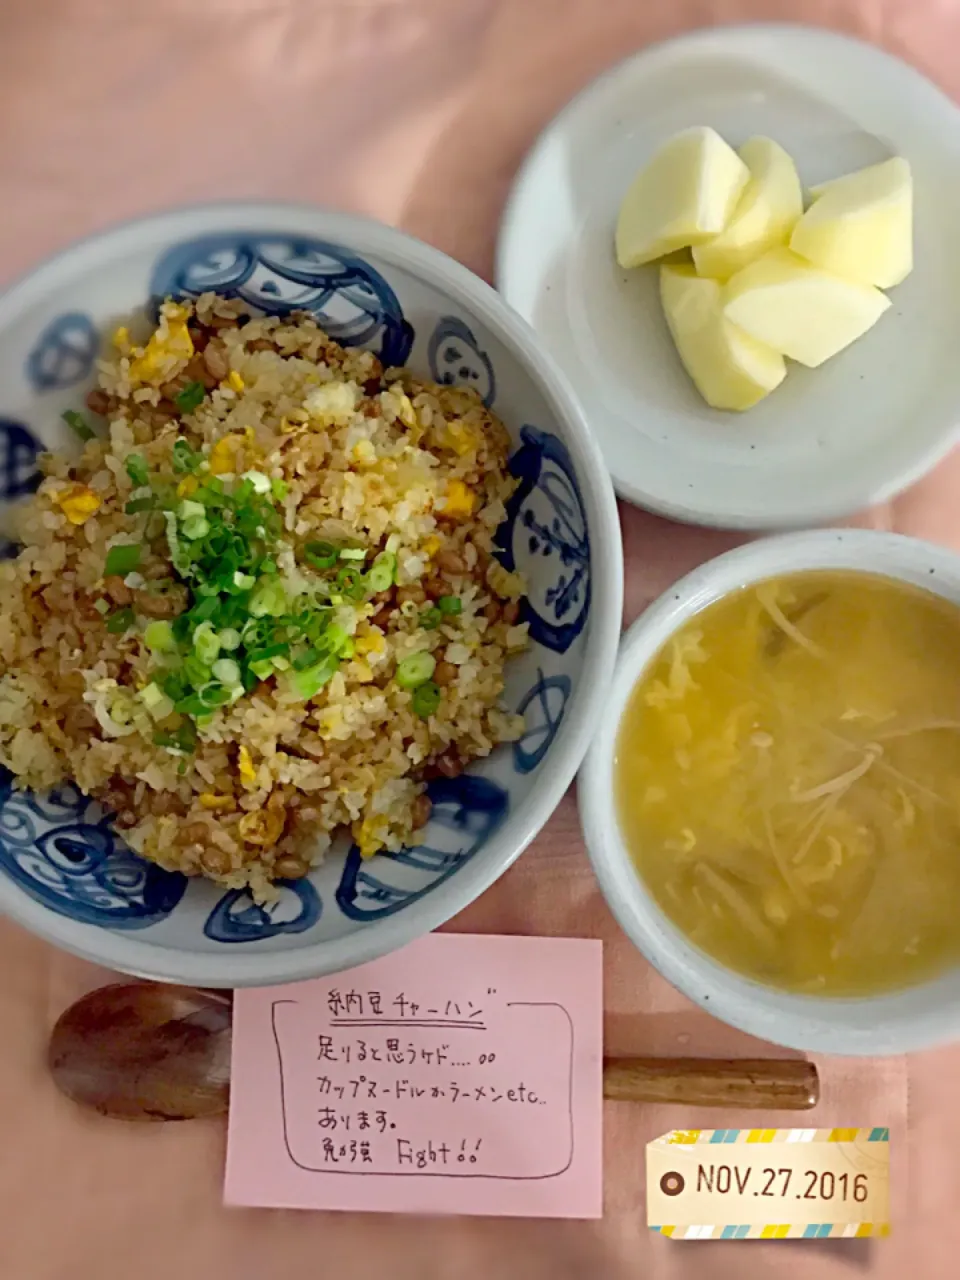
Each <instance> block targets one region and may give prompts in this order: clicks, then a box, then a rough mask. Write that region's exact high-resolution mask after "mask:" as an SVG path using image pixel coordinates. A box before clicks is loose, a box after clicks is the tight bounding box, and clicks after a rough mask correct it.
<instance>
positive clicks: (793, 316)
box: [723, 249, 890, 369]
mask: <svg viewBox="0 0 960 1280" xmlns="http://www.w3.org/2000/svg"><path fill="white" fill-rule="evenodd" d="M889 306H890V299H889V298H887V297H886V296H885V295H884V294H882V293H881V292H880V290H879V289H874V288H873V287H872V286H870V285H863V284H857V283H856V282H855V281H853V280H845V279H843V278H842V277H841V276H835V275H832V274H831V273H829V272H827V271H821V270H820V269H819V268H818V267H814V266H811V264H810V263H809V262H805V261H804V260H803V258H800V257H798V256H797V254H795V253H793V252H791V250H790V249H771V250H770V252H769V253H765V254H764V255H763V257H762V258H758V259H757V260H756V262H752V263H751V264H750V266H749V267H744V269H743V270H742V271H738V272H737V274H736V275H735V276H734V277H733V279H732V280H730V281H729V283H728V284H727V285H726V286H725V289H724V300H723V313H724V315H725V316H726V318H727V319H728V320H732V321H733V323H734V324H737V325H739V326H740V327H741V328H742V329H745V330H746V332H747V333H749V334H750V335H751V337H753V338H756V339H757V341H758V342H764V343H766V344H767V346H770V347H772V348H773V349H774V351H779V352H780V354H781V355H784V356H789V357H790V359H791V360H796V361H798V362H799V363H800V364H805V365H807V366H808V367H809V368H811V369H815V368H816V367H817V366H818V365H821V364H823V362H824V361H825V360H829V359H830V357H831V356H835V355H836V354H837V352H838V351H842V350H843V349H844V347H848V346H849V345H850V343H851V342H856V340H857V339H858V338H860V337H862V336H863V334H865V333H866V332H867V330H868V329H869V328H871V327H872V326H873V325H875V324H876V323H877V321H878V320H879V319H880V317H881V316H882V315H883V313H884V312H885V311H886V309H887V308H888V307H889Z"/></svg>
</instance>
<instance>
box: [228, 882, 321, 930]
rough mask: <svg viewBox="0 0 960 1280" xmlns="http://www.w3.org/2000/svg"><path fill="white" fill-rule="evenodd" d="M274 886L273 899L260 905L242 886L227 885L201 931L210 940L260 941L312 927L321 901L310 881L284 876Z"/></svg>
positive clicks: (316, 919)
mask: <svg viewBox="0 0 960 1280" xmlns="http://www.w3.org/2000/svg"><path fill="white" fill-rule="evenodd" d="M277 890H278V892H277V897H276V898H275V900H274V901H272V902H270V903H265V904H264V905H261V904H260V903H257V902H254V900H253V898H252V897H251V896H250V894H249V893H248V892H247V890H246V889H231V890H230V892H229V893H225V894H224V895H223V897H222V898H221V899H220V901H219V902H218V903H217V905H216V906H215V907H214V909H213V910H212V911H211V912H210V915H209V916H208V917H207V922H206V924H205V925H204V926H203V932H204V933H205V934H206V936H207V937H208V938H211V939H212V940H213V941H214V942H262V941H263V939H264V938H276V937H279V936H280V934H283V933H304V932H306V930H307V929H312V928H313V926H314V925H315V924H316V923H317V921H318V920H319V919H320V914H321V911H322V909H323V904H322V902H321V900H320V895H319V894H318V893H317V891H316V889H315V888H314V887H313V885H312V884H311V883H310V881H309V880H285V881H283V882H282V883H280V884H279V885H278V886H277Z"/></svg>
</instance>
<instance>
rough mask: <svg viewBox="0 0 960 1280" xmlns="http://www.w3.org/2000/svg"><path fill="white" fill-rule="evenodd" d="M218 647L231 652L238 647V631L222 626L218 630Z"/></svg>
mask: <svg viewBox="0 0 960 1280" xmlns="http://www.w3.org/2000/svg"><path fill="white" fill-rule="evenodd" d="M220 648H221V649H226V651H227V652H228V653H232V652H233V650H234V649H239V648H240V632H239V631H235V630H234V628H233V627H224V629H223V630H222V631H221V632H220Z"/></svg>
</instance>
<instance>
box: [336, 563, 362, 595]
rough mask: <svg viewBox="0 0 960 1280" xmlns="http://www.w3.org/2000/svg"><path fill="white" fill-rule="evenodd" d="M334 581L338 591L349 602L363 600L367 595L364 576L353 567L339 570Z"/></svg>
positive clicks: (346, 566)
mask: <svg viewBox="0 0 960 1280" xmlns="http://www.w3.org/2000/svg"><path fill="white" fill-rule="evenodd" d="M334 581H335V584H336V588H337V590H338V591H339V592H341V593H342V594H343V595H344V596H346V598H347V599H348V600H362V599H363V597H364V596H365V595H366V594H367V589H366V583H365V581H364V575H363V574H362V573H361V572H360V570H359V569H357V568H354V567H353V565H344V567H343V568H342V569H339V570H338V571H337V576H336V578H335V580H334Z"/></svg>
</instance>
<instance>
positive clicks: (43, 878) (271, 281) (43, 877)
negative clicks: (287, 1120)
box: [0, 207, 592, 981]
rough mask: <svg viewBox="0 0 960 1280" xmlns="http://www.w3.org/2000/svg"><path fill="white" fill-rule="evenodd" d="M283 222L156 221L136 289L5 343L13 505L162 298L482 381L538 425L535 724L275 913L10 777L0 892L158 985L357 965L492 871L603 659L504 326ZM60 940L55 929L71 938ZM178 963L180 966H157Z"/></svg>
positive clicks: (516, 466) (91, 287) (0, 392)
mask: <svg viewBox="0 0 960 1280" xmlns="http://www.w3.org/2000/svg"><path fill="white" fill-rule="evenodd" d="M277 208H278V209H279V207H277ZM284 217H285V215H284V214H283V212H282V210H281V211H278V212H277V215H276V219H274V218H273V217H272V216H271V217H270V218H265V219H264V221H263V222H262V223H261V224H259V229H258V224H257V223H256V222H254V221H252V220H250V221H249V222H248V221H247V219H246V218H245V216H244V215H242V214H238V215H236V216H235V217H231V215H230V213H229V211H225V212H224V213H223V215H222V220H221V219H220V216H219V214H218V215H217V216H216V217H215V215H214V213H213V211H208V212H207V213H205V215H204V217H203V218H201V219H199V220H198V221H197V222H196V223H195V224H194V225H192V226H190V225H188V224H186V223H184V222H183V221H178V215H171V216H170V221H169V223H168V222H166V221H164V219H163V218H161V219H156V220H154V222H153V223H152V224H150V225H152V226H153V227H155V228H156V227H158V226H161V227H162V228H164V229H166V228H167V227H169V228H170V234H166V235H164V234H160V233H158V232H157V231H156V230H154V231H153V232H151V233H150V234H147V233H145V234H144V237H143V241H142V245H141V247H140V248H139V249H138V251H137V252H138V253H139V254H140V256H139V258H138V259H137V269H136V271H135V272H132V273H131V274H130V278H129V280H127V278H126V277H123V279H121V280H119V282H114V281H113V280H112V277H111V276H110V273H109V272H108V273H106V275H104V273H103V272H102V271H100V272H97V273H95V272H92V271H91V273H90V274H89V276H88V277H86V278H85V277H83V276H82V273H81V274H80V276H78V277H77V278H76V279H75V280H74V278H73V277H70V280H72V281H73V283H70V281H69V280H68V281H67V283H66V284H64V286H63V288H51V290H50V292H49V296H48V297H47V298H46V299H45V301H44V303H43V305H36V306H33V308H32V310H31V311H30V313H29V315H25V316H23V317H21V319H20V320H19V321H18V327H19V328H20V329H22V330H24V331H26V332H27V333H31V334H35V335H36V337H35V338H34V340H33V344H32V346H31V348H30V354H29V357H28V359H27V360H26V362H24V361H23V359H22V357H19V358H18V360H19V367H16V366H15V365H13V364H6V365H5V364H4V357H3V351H4V346H3V343H2V341H0V374H3V375H4V377H3V378H0V501H2V502H6V503H9V502H11V501H14V500H16V499H17V498H19V497H21V496H22V495H24V494H27V493H29V492H30V491H31V490H32V489H33V488H35V486H36V484H37V481H38V472H37V466H36V459H37V454H38V452H39V451H40V450H42V449H43V448H55V449H60V448H65V447H66V448H70V447H73V448H76V442H75V441H74V440H72V438H71V435H70V433H69V432H68V431H67V430H66V428H65V427H63V426H62V424H60V423H59V414H60V412H61V411H62V409H64V408H66V407H68V405H71V404H73V403H76V404H77V407H82V404H80V402H79V399H80V396H81V395H82V392H83V390H84V386H83V383H84V380H87V385H89V377H90V375H91V373H92V368H93V364H94V361H95V358H96V351H97V344H98V338H97V335H98V332H100V331H108V330H109V329H110V328H111V327H112V326H114V325H116V324H117V323H118V320H119V318H120V317H122V316H124V315H128V314H131V313H132V312H134V311H135V310H136V309H138V308H148V309H149V307H150V306H151V305H155V304H156V302H157V300H158V299H160V298H162V297H165V296H174V297H180V298H192V297H196V296H198V295H199V294H200V293H202V292H204V291H206V290H216V291H218V292H221V293H226V294H228V295H232V296H235V297H238V298H241V299H243V300H244V301H245V302H246V303H247V304H248V305H249V306H250V307H251V308H253V309H254V310H256V311H259V312H261V313H267V314H272V315H282V314H285V313H286V312H288V311H290V310H291V309H300V310H306V311H309V312H311V313H312V314H313V315H314V316H315V317H316V319H317V322H318V324H320V325H321V327H323V328H324V329H326V330H327V331H328V332H329V333H330V334H331V335H332V336H333V337H334V338H336V339H337V340H338V341H340V342H342V343H344V344H346V345H356V346H359V345H362V346H364V347H367V348H369V349H371V350H373V351H375V352H376V353H377V354H378V355H379V356H380V358H381V359H382V360H383V362H384V363H385V364H386V365H400V364H405V363H409V364H410V365H411V367H412V368H413V369H414V371H416V372H419V373H420V374H422V375H424V376H430V377H432V378H433V379H434V380H435V381H437V382H439V383H441V384H444V385H455V384H456V385H464V386H469V387H473V388H474V389H475V390H476V391H477V393H478V394H479V395H480V396H481V398H482V399H483V400H484V402H485V403H486V404H487V405H492V404H494V403H495V405H496V411H497V412H498V413H499V415H500V416H501V417H502V418H503V419H504V421H505V422H506V423H507V425H508V427H511V428H512V429H516V428H519V427H520V424H522V423H525V424H527V425H524V426H522V429H520V430H518V431H517V435H516V450H515V452H514V454H513V456H512V458H511V463H510V466H511V470H512V472H513V474H514V475H515V476H516V478H517V480H518V482H519V483H518V488H517V490H516V493H515V494H514V495H513V497H512V498H511V500H510V502H509V503H508V505H507V512H506V518H505V520H504V522H503V524H502V525H501V527H500V529H499V530H498V533H497V546H498V548H499V551H498V555H499V557H500V559H501V561H502V563H503V564H504V565H505V566H506V567H507V568H508V569H516V570H518V571H519V572H521V573H522V574H524V575H525V577H526V579H527V582H528V588H529V594H528V602H527V604H525V606H524V608H525V612H524V615H523V620H525V621H527V622H528V623H529V624H530V635H531V641H532V644H531V648H530V650H529V651H528V652H527V653H525V654H523V655H522V656H520V657H518V658H516V659H514V660H512V661H511V663H509V664H508V667H507V672H506V688H505V691H504V698H503V700H504V703H505V705H506V706H507V708H508V709H509V710H511V711H514V712H517V713H519V714H520V715H521V716H522V717H523V718H524V721H525V729H524V732H523V733H522V734H521V735H520V737H519V739H518V741H516V742H515V743H513V744H510V745H506V746H504V747H502V748H500V749H499V750H497V751H495V752H494V753H493V754H492V755H491V756H490V757H489V758H487V759H485V760H481V761H477V762H475V763H474V764H473V765H472V766H471V768H470V770H469V773H467V774H465V775H463V776H462V777H459V778H455V779H446V778H441V779H438V780H436V781H434V782H431V783H430V785H429V794H430V798H431V800H432V802H433V810H432V815H431V818H430V821H429V823H428V825H427V827H426V828H425V829H424V831H423V832H422V835H421V840H420V843H419V844H418V845H417V847H415V848H410V849H405V850H402V851H401V852H398V853H387V854H380V855H378V856H376V857H374V858H372V859H367V860H365V859H362V858H361V857H360V854H359V852H358V850H357V849H356V847H353V848H350V849H346V848H344V851H343V852H341V853H336V852H334V853H331V855H329V856H328V858H327V859H326V861H325V862H324V863H323V864H322V865H321V866H320V867H319V868H317V869H316V870H315V871H314V872H313V873H312V874H311V875H310V876H309V877H308V878H306V879H304V880H298V881H287V882H284V883H282V884H281V885H280V886H279V893H278V896H277V898H276V900H275V901H273V902H271V903H268V904H263V905H261V904H257V903H255V902H254V901H253V900H252V899H251V897H250V895H249V893H248V892H246V891H242V890H229V891H226V890H224V889H223V887H222V886H217V885H214V884H211V883H209V882H207V881H204V880H202V879H200V878H194V879H190V880H187V879H186V878H185V877H183V876H181V875H178V874H174V873H170V872H166V871H164V870H162V869H161V868H159V867H157V866H154V865H153V864H148V863H146V862H144V861H143V860H141V859H140V858H138V857H137V856H136V855H135V854H133V853H132V852H131V851H130V850H129V849H128V848H127V847H126V845H125V844H124V842H123V840H122V838H121V837H120V836H119V835H118V834H117V833H116V832H115V831H114V829H113V827H112V825H111V821H110V817H109V815H107V814H105V813H104V812H103V811H102V810H101V809H100V808H99V806H97V805H96V804H95V803H94V802H92V801H90V800H89V799H88V798H87V797H85V796H83V795H82V794H80V792H79V791H78V790H77V788H76V787H74V786H72V785H68V786H63V787H60V788H58V789H57V790H56V791H54V792H52V793H50V794H48V795H45V796H35V795H31V794H29V793H26V792H19V791H16V790H14V789H13V787H12V786H11V781H10V778H9V776H5V777H0V893H3V894H5V895H6V896H5V899H4V900H5V901H6V902H7V904H8V905H9V906H10V908H11V910H12V913H13V914H14V915H15V916H18V917H19V918H26V919H25V922H27V923H28V924H29V923H31V920H32V921H33V922H34V923H36V918H35V917H31V915H30V911H28V910H27V909H26V907H23V906H20V905H18V902H19V900H18V899H17V897H16V892H20V893H22V894H23V895H25V898H26V900H28V901H29V902H30V903H32V904H34V906H35V905H36V904H40V905H41V906H42V907H43V908H46V909H48V910H49V911H50V912H52V913H54V915H55V916H57V917H62V916H66V917H69V918H70V920H71V922H73V924H74V925H79V926H82V927H84V928H90V929H91V930H92V931H93V933H92V935H91V940H90V941H89V942H88V943H85V944H84V945H83V947H82V948H81V949H83V950H85V951H86V952H87V953H88V954H93V955H97V954H101V953H106V952H107V949H106V948H102V947H101V946H100V944H99V943H98V942H97V941H96V936H94V935H99V934H100V933H101V932H102V931H104V930H106V931H109V932H110V933H111V934H113V935H115V937H116V938H117V939H118V940H119V939H121V938H133V937H134V936H135V937H136V938H137V939H142V940H143V941H144V942H148V943H149V944H151V945H150V948H149V949H150V951H151V954H152V956H153V959H151V960H150V961H149V962H148V961H147V960H138V961H137V962H136V963H135V964H134V963H133V962H131V967H133V968H140V969H141V970H143V969H144V968H149V967H151V966H152V969H151V971H156V972H158V973H159V975H160V976H163V975H164V974H167V975H170V974H173V973H175V972H177V971H178V970H177V964H178V963H179V959H178V958H179V957H181V956H183V955H187V956H189V957H190V966H189V973H190V975H191V976H193V977H196V975H197V974H198V973H203V972H204V970H203V963H204V957H217V956H219V955H224V956H226V957H228V958H229V967H227V968H221V969H220V970H218V971H217V972H218V976H216V977H213V978H211V979H210V980H211V981H233V975H234V972H235V969H234V965H240V966H241V967H242V966H243V964H245V963H246V962H245V961H244V960H243V957H244V956H247V955H249V956H251V957H254V956H255V957H265V956H266V957H272V956H276V955H281V956H282V955H285V954H286V953H288V952H294V951H298V950H299V949H302V948H303V947H305V946H315V945H316V944H323V945H325V946H326V945H328V946H329V948H331V949H333V950H334V951H336V953H337V955H340V954H341V953H342V954H343V955H348V954H349V952H350V947H351V946H352V945H353V940H359V939H360V937H361V935H366V933H367V931H368V930H377V928H378V926H379V925H381V924H382V925H383V927H384V928H386V927H387V922H388V921H395V920H396V918H397V917H398V916H401V915H402V913H403V912H405V911H408V910H410V911H411V912H412V916H411V918H413V917H415V916H416V915H417V904H421V903H425V902H426V901H428V900H429V897H430V895H431V894H432V893H433V892H434V891H435V890H437V889H438V888H439V887H440V886H442V885H449V884H450V882H451V881H452V880H453V879H454V877H456V876H457V875H458V874H460V873H462V872H464V871H465V869H468V868H471V867H474V866H476V865H477V864H478V862H479V861H480V860H481V859H482V858H483V856H484V851H485V848H486V846H487V845H488V844H489V843H490V842H491V840H494V839H495V837H496V834H497V832H498V831H499V829H500V828H501V827H503V826H504V824H507V823H509V821H510V819H511V816H512V815H513V814H514V812H515V811H516V810H517V809H518V808H519V807H520V805H521V803H522V802H523V801H524V799H525V798H526V797H528V796H529V795H530V793H531V791H532V790H533V789H534V788H536V787H538V786H540V785H541V783H540V777H541V771H542V770H544V769H545V767H546V765H547V762H548V761H549V759H550V755H551V748H552V747H553V746H554V743H555V742H556V741H557V738H558V736H559V735H560V734H561V732H562V730H563V727H564V724H565V720H566V714H567V711H568V708H569V706H570V704H571V701H572V699H573V697H574V695H575V693H576V690H577V686H578V683H579V682H580V681H581V677H582V670H583V664H584V655H585V653H586V651H587V645H586V640H587V636H588V633H589V628H588V627H587V623H588V618H589V615H590V608H591V593H592V581H591V554H592V553H591V543H590V530H589V528H588V522H587V516H586V511H585V506H584V502H583V499H582V495H581V488H580V482H579V479H578V475H577V467H576V465H575V463H574V461H573V458H572V456H571V453H570V450H569V449H568V447H567V445H566V443H565V442H564V439H563V438H562V430H563V429H562V428H557V422H556V418H555V414H554V411H553V410H552V409H551V406H550V402H548V400H547V398H546V396H545V394H544V392H543V391H542V390H541V389H540V388H539V385H538V384H537V383H536V382H535V381H534V379H533V378H532V376H531V374H530V373H529V372H528V371H527V369H526V368H525V366H524V364H523V362H522V361H521V360H520V359H519V358H518V357H517V356H516V355H514V354H512V353H511V351H510V349H509V346H508V345H505V342H504V338H503V336H502V334H500V333H498V332H497V331H488V329H487V328H486V323H487V321H486V320H485V318H484V314H483V311H482V309H481V310H480V311H477V312H475V311H474V310H473V309H472V307H471V306H470V305H467V303H466V301H465V299H464V297H461V296H459V294H458V291H457V289H455V288H448V287H447V286H446V283H445V281H442V280H441V278H440V277H436V278H435V277H432V276H431V275H430V273H429V271H427V270H426V269H425V268H424V269H423V271H422V274H421V269H420V268H419V267H417V268H416V269H414V267H413V266H411V267H410V268H409V269H408V268H407V267H406V266H405V265H402V262H403V261H404V260H403V258H402V256H401V257H400V258H398V257H397V256H395V255H391V254H390V253H387V252H384V253H383V254H381V253H379V252H377V251H375V250H373V251H371V250H365V251H364V252H359V251H357V250H356V249H355V248H352V247H350V237H346V240H347V243H344V242H343V239H342V237H343V226H342V222H341V223H339V224H338V221H337V218H336V217H335V216H334V217H331V218H329V219H328V218H327V216H326V215H322V214H319V213H318V214H315V215H314V214H311V215H310V220H309V222H308V221H307V216H306V215H305V214H300V215H298V216H297V217H293V216H292V215H291V216H289V217H288V220H289V222H290V225H289V226H287V227H286V228H285V229H284ZM308 227H313V228H314V231H315V232H316V233H315V234H314V233H313V232H311V231H310V230H308ZM173 228H176V231H175V232H174V230H173ZM328 230H330V231H332V232H333V233H332V234H325V232H327V231H328ZM357 235H358V242H359V243H363V239H362V234H361V232H359V231H358V233H357ZM404 243H406V242H404ZM157 246H160V247H159V248H158V247H157ZM124 252H128V250H124ZM123 261H124V262H126V261H127V259H124V260H123ZM121 275H122V272H121ZM3 336H4V334H3V332H2V327H0V339H2V338H3ZM9 345H10V346H14V345H15V344H13V343H11V344H9ZM20 349H21V350H22V348H20ZM491 353H494V354H491ZM495 366H496V367H495ZM57 393H61V394H60V400H59V402H57ZM74 397H76V399H74ZM2 554H3V547H2V545H0V555H2ZM4 877H5V878H6V882H7V883H6V886H4V885H3V884H2V880H3V878H4ZM31 910H33V908H31ZM47 931H48V932H49V933H50V934H51V936H55V937H56V936H57V930H56V928H55V926H53V925H51V926H50V927H49V929H48V930H47ZM71 945H73V943H71ZM364 945H366V944H364ZM358 948H359V941H358ZM368 950H369V948H368ZM125 954H126V953H125V952H122V951H121V952H119V953H118V952H117V951H116V950H113V951H112V952H109V959H108V960H107V962H108V963H112V964H114V965H115V966H116V967H121V968H122V967H124V955H125ZM167 954H169V955H170V957H171V962H170V964H167V963H166V962H164V961H163V960H162V959H157V957H162V956H164V955H167ZM260 963H261V961H260V960H259V959H258V960H257V964H258V965H259V964H260ZM344 963H345V962H344ZM321 967H322V966H321ZM334 967H343V963H339V964H338V965H337V966H334ZM179 971H181V972H182V971H183V970H182V969H181V970H179ZM245 972H246V976H243V975H241V977H240V979H239V980H240V981H252V980H255V976H256V974H257V973H258V972H259V970H257V969H248V970H246V971H245ZM273 972H275V973H276V972H277V970H276V969H274V970H273ZM250 974H253V975H254V976H253V977H251V976H249V975H250ZM196 980H198V981H199V980H201V979H200V978H199V977H197V978H196Z"/></svg>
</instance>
